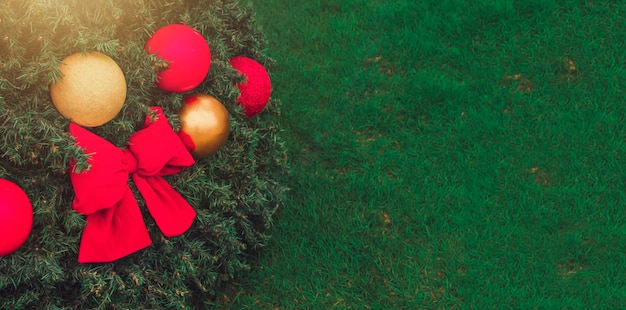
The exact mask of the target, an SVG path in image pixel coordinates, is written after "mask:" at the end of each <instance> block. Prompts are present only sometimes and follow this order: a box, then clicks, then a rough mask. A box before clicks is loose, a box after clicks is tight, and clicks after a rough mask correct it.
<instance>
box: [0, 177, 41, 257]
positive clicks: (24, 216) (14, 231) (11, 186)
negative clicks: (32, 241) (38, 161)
mask: <svg viewBox="0 0 626 310" xmlns="http://www.w3.org/2000/svg"><path fill="white" fill-rule="evenodd" d="M32 228H33V207H32V205H31V203H30V200H29V199H28V196H27V195H26V193H25V192H24V191H23V190H22V189H21V188H20V187H19V186H17V184H15V183H13V182H11V181H8V180H5V179H0V256H4V255H8V254H10V253H13V252H14V251H15V250H17V249H18V248H19V247H20V246H22V244H24V242H26V239H28V235H29V234H30V231H31V229H32Z"/></svg>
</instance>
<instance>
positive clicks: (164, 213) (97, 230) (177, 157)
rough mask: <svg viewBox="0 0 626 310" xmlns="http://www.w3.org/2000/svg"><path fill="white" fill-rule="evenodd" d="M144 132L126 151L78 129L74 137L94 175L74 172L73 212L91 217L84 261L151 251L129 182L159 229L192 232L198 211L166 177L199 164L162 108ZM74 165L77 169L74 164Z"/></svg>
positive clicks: (83, 240)
mask: <svg viewBox="0 0 626 310" xmlns="http://www.w3.org/2000/svg"><path fill="white" fill-rule="evenodd" d="M152 112H153V113H154V114H155V115H153V116H151V115H149V116H147V117H146V121H145V123H144V128H143V129H141V130H139V131H137V132H136V133H134V134H133V135H132V136H131V137H130V139H129V146H128V148H127V149H125V150H122V149H119V148H117V147H115V146H114V145H113V144H111V143H110V142H108V141H106V140H104V139H102V138H101V137H99V136H97V135H95V134H93V133H92V132H90V131H88V130H86V129H84V128H82V127H80V126H78V125H76V124H70V134H71V135H72V136H74V137H75V138H76V143H77V145H79V146H80V147H82V148H83V149H84V150H85V152H86V153H87V154H90V158H89V164H90V165H91V169H90V170H88V171H86V172H83V173H75V172H73V169H72V167H70V179H71V181H72V185H73V187H74V192H75V197H74V202H73V205H72V207H73V209H74V210H75V211H76V212H78V213H80V214H83V215H85V216H86V219H87V225H86V226H85V228H84V230H83V234H82V238H81V245H80V251H79V254H78V261H79V262H80V263H92V262H110V261H113V260H116V259H119V258H122V257H124V256H126V255H129V254H132V253H134V252H136V251H139V250H141V249H143V248H145V247H147V246H149V245H150V244H151V243H152V241H151V239H150V236H149V234H148V231H147V228H146V226H145V223H144V221H143V218H142V215H141V210H140V209H139V206H138V204H137V201H136V200H135V197H134V195H133V192H132V190H131V189H130V187H129V186H128V177H129V175H131V176H132V179H133V182H135V185H136V186H137V189H138V190H139V192H140V193H141V195H142V196H143V198H144V199H145V201H146V206H147V208H148V211H149V212H150V214H151V215H152V217H153V218H154V220H155V222H156V224H157V226H158V227H159V228H160V229H161V231H162V232H163V234H165V235H166V236H168V237H172V236H177V235H180V234H182V233H184V232H185V231H187V230H188V229H189V227H190V226H191V224H192V223H193V221H194V219H195V216H196V211H195V210H194V209H193V208H192V207H191V205H189V203H188V202H187V201H186V200H185V199H184V198H183V197H182V196H181V195H180V194H179V193H178V192H176V190H174V189H173V188H172V187H171V185H170V184H168V183H167V181H166V180H165V179H164V178H163V177H162V176H165V175H170V174H174V173H178V172H180V171H182V170H183V169H184V168H186V167H189V166H191V165H193V164H194V159H193V157H192V156H191V154H190V153H189V152H188V151H187V149H186V148H185V146H184V145H183V143H182V142H181V141H180V139H179V138H178V135H177V134H176V133H175V132H174V131H173V130H172V128H171V126H170V125H169V123H168V122H167V119H166V118H165V116H164V115H163V111H162V109H161V108H160V107H153V108H152ZM70 165H71V164H70Z"/></svg>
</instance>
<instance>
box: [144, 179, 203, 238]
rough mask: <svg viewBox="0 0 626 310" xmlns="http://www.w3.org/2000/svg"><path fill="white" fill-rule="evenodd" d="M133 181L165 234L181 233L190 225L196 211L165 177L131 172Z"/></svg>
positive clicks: (176, 234) (169, 235)
mask: <svg viewBox="0 0 626 310" xmlns="http://www.w3.org/2000/svg"><path fill="white" fill-rule="evenodd" d="M133 181H134V182H135V185H137V188H138V189H139V192H140V193H141V195H142V196H143V198H144V200H145V201H146V207H147V208H148V211H149V212H150V215H152V217H153V218H154V221H155V222H156V224H157V225H158V226H159V228H160V229H161V231H162V232H163V234H164V235H165V236H167V237H175V236H178V235H182V234H183V233H185V232H186V231H187V230H188V229H189V227H191V224H192V223H193V220H194V219H195V217H196V211H195V210H194V209H193V207H192V206H191V205H190V204H189V203H188V202H187V201H186V200H185V199H184V198H183V197H182V196H181V195H180V194H179V193H178V192H177V191H176V190H174V189H173V188H172V186H171V185H170V184H168V183H167V181H165V179H163V178H162V177H160V176H139V175H137V174H133Z"/></svg>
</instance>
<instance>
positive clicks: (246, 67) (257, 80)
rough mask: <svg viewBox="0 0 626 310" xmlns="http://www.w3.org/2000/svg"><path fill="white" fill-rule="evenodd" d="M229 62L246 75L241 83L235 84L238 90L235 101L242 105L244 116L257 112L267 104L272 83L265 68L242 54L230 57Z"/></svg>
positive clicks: (250, 115) (253, 114)
mask: <svg viewBox="0 0 626 310" xmlns="http://www.w3.org/2000/svg"><path fill="white" fill-rule="evenodd" d="M230 64H231V65H232V66H233V68H235V69H237V71H239V72H240V73H241V74H243V75H244V76H245V77H246V79H245V81H244V82H243V83H239V84H237V87H239V92H240V95H239V98H238V99H237V102H238V103H239V104H241V105H242V106H243V107H244V110H245V111H246V117H252V116H255V115H257V114H259V113H260V112H261V111H263V109H264V108H265V106H266V105H267V102H268V101H269V100H270V95H271V93H272V83H271V81H270V76H269V74H268V73H267V70H266V69H265V67H263V65H261V64H260V63H258V62H257V61H256V60H254V59H250V58H248V57H243V56H236V57H233V58H231V59H230Z"/></svg>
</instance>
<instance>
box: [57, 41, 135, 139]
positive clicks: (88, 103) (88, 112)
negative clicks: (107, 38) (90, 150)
mask: <svg viewBox="0 0 626 310" xmlns="http://www.w3.org/2000/svg"><path fill="white" fill-rule="evenodd" d="M59 70H60V71H61V73H63V76H62V77H61V79H59V80H58V81H57V82H56V83H54V84H52V85H50V96H51V97H52V103H54V106H55V107H56V109H57V110H58V111H59V113H61V115H63V116H64V117H66V118H68V119H69V120H70V121H72V122H74V123H76V124H78V125H81V126H87V127H95V126H100V125H102V124H104V123H106V122H108V121H110V120H112V119H113V118H114V117H115V116H116V115H117V114H118V113H119V112H120V110H121V109H122V105H123V104H124V101H125V100H126V79H125V78H124V73H123V72H122V69H120V67H119V66H118V65H117V63H115V61H114V60H113V59H111V57H109V56H107V55H104V54H102V53H100V52H87V53H74V54H72V55H69V56H67V57H66V58H65V59H63V63H62V64H61V66H60V67H59Z"/></svg>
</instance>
